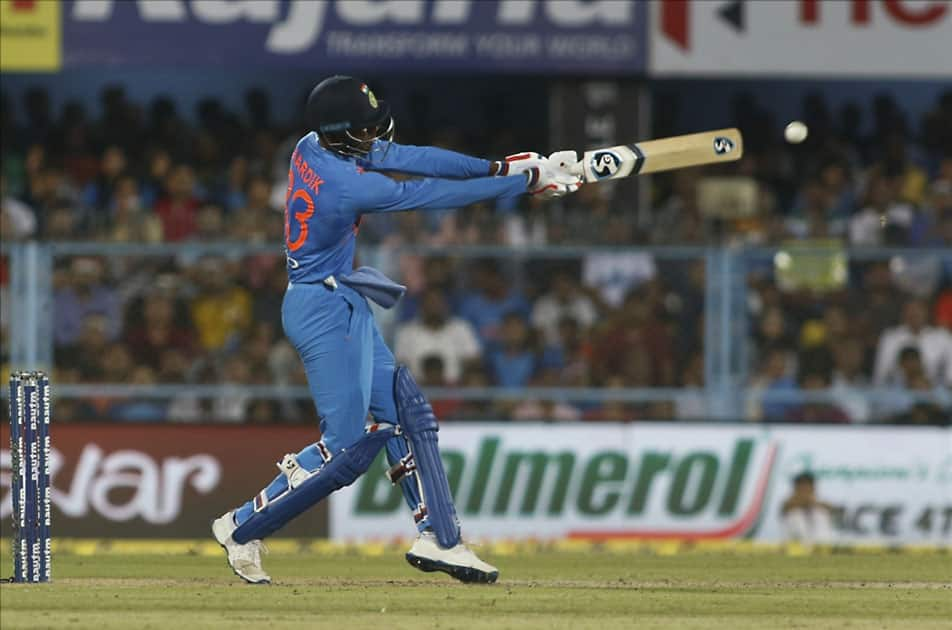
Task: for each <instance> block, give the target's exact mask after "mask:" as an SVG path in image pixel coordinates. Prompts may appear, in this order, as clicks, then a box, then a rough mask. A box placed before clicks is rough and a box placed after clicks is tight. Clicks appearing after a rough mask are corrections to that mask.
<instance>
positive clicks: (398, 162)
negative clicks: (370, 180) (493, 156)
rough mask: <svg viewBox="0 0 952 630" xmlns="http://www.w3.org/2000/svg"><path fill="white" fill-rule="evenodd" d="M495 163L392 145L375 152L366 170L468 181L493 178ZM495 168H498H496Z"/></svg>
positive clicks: (442, 152)
mask: <svg viewBox="0 0 952 630" xmlns="http://www.w3.org/2000/svg"><path fill="white" fill-rule="evenodd" d="M494 164H495V163H493V162H490V161H489V160H484V159H482V158H476V157H471V156H469V155H464V154H462V153H457V152H456V151H450V150H448V149H440V148H438V147H418V146H413V145H405V144H396V143H391V144H390V146H389V147H387V146H384V145H381V146H380V148H379V149H378V148H376V147H375V149H374V152H373V153H372V154H371V156H370V160H368V161H367V166H368V167H369V168H372V169H374V170H378V171H397V172H400V173H407V174H409V175H422V176H424V177H450V178H454V179H469V178H475V177H487V176H489V175H495V173H494V172H493V166H494ZM497 168H498V167H497Z"/></svg>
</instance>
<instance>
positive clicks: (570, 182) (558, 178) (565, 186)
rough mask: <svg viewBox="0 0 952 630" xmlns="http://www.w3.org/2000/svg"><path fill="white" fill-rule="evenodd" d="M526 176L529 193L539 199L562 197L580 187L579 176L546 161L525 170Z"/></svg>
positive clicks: (580, 180)
mask: <svg viewBox="0 0 952 630" xmlns="http://www.w3.org/2000/svg"><path fill="white" fill-rule="evenodd" d="M526 177H527V178H528V181H527V183H526V188H527V189H528V191H529V194H531V195H536V196H538V197H540V198H541V199H553V198H555V197H564V196H565V195H568V194H570V193H574V192H575V191H576V190H578V189H579V188H581V187H582V178H581V177H579V176H578V175H573V174H572V173H570V172H569V171H568V169H565V168H562V167H556V166H554V165H551V164H550V163H549V162H548V161H544V162H543V163H542V164H540V165H539V166H533V167H532V168H530V169H529V170H528V171H526Z"/></svg>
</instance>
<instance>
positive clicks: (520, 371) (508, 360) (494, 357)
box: [488, 312, 538, 387]
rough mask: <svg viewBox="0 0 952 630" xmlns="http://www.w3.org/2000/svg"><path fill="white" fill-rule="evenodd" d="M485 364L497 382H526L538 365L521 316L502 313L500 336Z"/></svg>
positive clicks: (509, 384)
mask: <svg viewBox="0 0 952 630" xmlns="http://www.w3.org/2000/svg"><path fill="white" fill-rule="evenodd" d="M488 364H489V367H490V371H491V373H492V375H493V381H494V382H495V384H496V385H499V386H501V387H525V386H526V385H528V384H529V381H530V380H531V379H532V377H533V376H534V375H535V372H536V369H537V368H538V360H537V357H536V353H535V352H534V350H533V347H532V335H531V331H530V330H529V325H528V322H526V319H525V317H524V316H523V315H521V314H520V313H516V312H513V313H508V314H506V315H505V316H503V318H502V326H501V334H500V339H499V342H498V343H497V344H494V345H493V346H492V348H491V349H490V350H489V353H488Z"/></svg>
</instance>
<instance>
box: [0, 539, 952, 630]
mask: <svg viewBox="0 0 952 630" xmlns="http://www.w3.org/2000/svg"><path fill="white" fill-rule="evenodd" d="M4 542H6V541H4ZM84 545H85V546H84ZM480 551H481V553H482V554H483V555H485V556H486V558H487V559H488V560H489V561H491V562H494V563H496V564H497V565H498V566H499V567H500V570H501V573H502V575H501V578H500V581H499V583H497V584H495V585H491V586H486V585H483V586H466V585H462V584H458V583H456V582H454V581H452V580H451V579H450V578H448V577H447V576H445V575H442V574H434V575H428V574H423V573H419V572H417V571H415V570H414V569H412V568H411V567H410V566H409V565H407V564H406V562H405V561H404V559H403V556H402V553H401V548H398V547H395V546H389V545H388V546H383V545H381V546H370V547H359V548H355V547H347V548H342V547H339V546H334V545H326V544H320V543H317V544H313V545H301V546H297V545H296V544H294V543H283V544H281V543H278V544H276V545H274V546H273V549H272V552H271V554H270V555H268V556H266V557H265V567H266V568H267V570H268V571H269V572H270V573H271V576H272V578H273V579H274V580H275V584H274V585H272V586H249V585H245V584H244V583H242V582H240V581H239V580H238V578H236V577H235V576H234V575H232V573H231V571H230V569H228V567H227V566H226V565H225V561H224V555H223V554H222V553H221V552H219V551H217V550H216V548H215V547H214V546H212V545H207V544H200V545H195V544H191V543H178V544H166V545H162V544H159V545H157V544H155V543H125V544H114V545H96V544H95V543H80V544H69V543H60V544H59V545H58V548H56V549H54V556H55V558H54V582H53V583H52V584H40V585H26V584H3V585H2V586H0V627H2V628H57V629H63V628H96V629H97V630H105V629H109V628H123V629H124V630H128V629H129V628H162V629H165V628H175V629H176V630H190V629H192V628H229V630H235V629H236V628H240V629H243V628H249V629H250V628H296V629H300V628H325V627H326V628H331V627H339V628H348V629H355V630H356V629H362V628H373V629H374V630H391V629H394V630H396V629H400V628H413V629H419V628H444V629H445V628H465V629H467V630H470V629H478V628H491V629H492V630H502V629H506V628H513V629H518V630H526V629H528V628H572V629H584V628H596V629H598V630H610V629H612V628H628V627H638V628H664V629H665V630H671V629H673V628H704V629H709V628H731V629H743V628H849V629H850V630H858V629H862V628H940V627H941V628H948V627H949V619H950V618H952V556H950V555H949V554H948V553H920V554H907V553H893V552H888V551H880V552H874V551H868V552H865V553H849V554H841V553H834V554H830V553H826V554H805V553H793V554H790V553H782V552H779V551H777V550H775V549H774V550H767V551H764V550H762V549H761V550H759V551H758V550H757V549H756V548H752V547H731V548H727V549H722V550H713V551H708V550H703V551H698V550H694V551H690V550H688V551H686V550H684V549H682V548H680V547H678V546H676V545H675V546H670V547H664V546H661V547H658V546H653V547H650V548H640V547H637V546H631V545H628V546H621V547H611V546H609V547H591V546H586V547H577V546H576V547H572V546H554V547H553V546H539V547H525V546H522V547H514V546H506V545H494V546H489V547H484V548H482V549H480ZM0 562H2V565H0V566H2V574H4V575H7V574H8V573H9V571H10V567H11V563H10V555H9V547H8V546H7V545H4V547H3V553H2V554H0Z"/></svg>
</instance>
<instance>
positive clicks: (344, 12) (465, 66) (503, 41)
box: [63, 0, 647, 76]
mask: <svg viewBox="0 0 952 630" xmlns="http://www.w3.org/2000/svg"><path fill="white" fill-rule="evenodd" d="M63 13H64V15H63V56H64V59H63V63H64V65H65V66H66V67H67V68H73V67H79V66H101V65H107V66H115V65H126V66H140V67H149V66H157V65H176V64H189V65H194V64H203V65H207V66H210V67H224V68H227V67H229V66H231V67H233V68H236V69H238V68H243V67H250V66H262V67H274V68H288V69H291V68H299V69H300V70H301V71H304V72H308V73H315V72H317V73H320V72H343V71H348V72H352V71H357V70H366V71H374V72H382V71H388V72H389V71H403V72H415V71H416V72H426V73H430V72H434V71H464V72H500V73H519V72H522V73H526V72H529V73H536V72H538V73H547V72H552V73H580V72H584V73H602V74H621V75H629V76H630V75H637V74H641V73H643V72H644V67H645V56H646V50H647V42H646V40H645V33H646V14H647V5H646V4H644V3H643V2H640V1H638V0H585V1H584V2H579V1H576V0H538V1H533V2H523V1H521V0H500V1H498V2H489V1H486V0H373V1H372V2H371V1H365V0H259V1H258V2H254V3H251V2H221V1H219V0H162V1H160V2H155V1H143V0H136V1H134V2H133V1H126V0H71V1H70V2H67V3H66V4H64V10H63ZM169 41H174V42H176V45H175V46H172V47H168V46H165V45H164V43H166V42H169Z"/></svg>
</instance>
